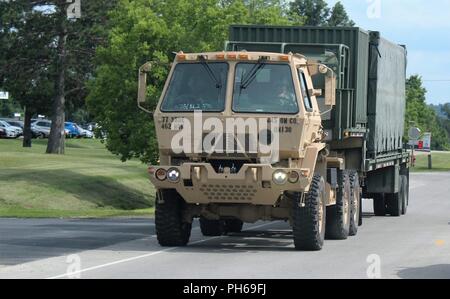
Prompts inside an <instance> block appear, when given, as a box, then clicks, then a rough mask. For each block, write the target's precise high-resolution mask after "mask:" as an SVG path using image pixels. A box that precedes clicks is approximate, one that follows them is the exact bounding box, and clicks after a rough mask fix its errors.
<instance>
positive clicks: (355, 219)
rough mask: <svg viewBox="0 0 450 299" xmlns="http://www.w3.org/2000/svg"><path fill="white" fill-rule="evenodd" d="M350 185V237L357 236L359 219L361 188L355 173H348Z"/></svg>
mask: <svg viewBox="0 0 450 299" xmlns="http://www.w3.org/2000/svg"><path fill="white" fill-rule="evenodd" d="M350 183H351V193H350V202H351V216H350V232H349V235H350V236H356V235H357V234H358V227H359V223H360V219H361V187H360V184H359V175H358V173H357V172H356V171H352V172H351V173H350Z"/></svg>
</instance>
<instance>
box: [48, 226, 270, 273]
mask: <svg viewBox="0 0 450 299" xmlns="http://www.w3.org/2000/svg"><path fill="white" fill-rule="evenodd" d="M274 223H277V222H271V223H265V224H261V225H257V226H254V227H249V228H248V229H246V231H251V230H254V229H258V228H263V227H266V226H269V225H273V224H274ZM223 237H225V236H220V237H213V238H208V239H203V240H199V241H195V242H192V243H189V245H195V244H201V243H204V242H207V241H211V240H216V239H220V238H223ZM176 249H178V247H171V248H167V249H164V250H160V251H155V252H152V253H148V254H144V255H139V256H135V257H131V258H127V259H123V260H118V261H115V262H111V263H107V264H103V265H98V266H95V267H90V268H86V269H82V270H80V271H76V272H72V273H65V274H61V275H58V276H53V277H48V278H46V279H59V278H64V277H67V276H69V275H70V276H76V275H78V274H81V273H85V272H89V271H94V270H97V269H101V268H106V267H111V266H114V265H118V264H123V263H127V262H131V261H135V260H139V259H143V258H147V257H151V256H155V255H158V254H161V253H166V252H170V251H174V250H176Z"/></svg>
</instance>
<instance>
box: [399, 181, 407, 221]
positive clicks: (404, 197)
mask: <svg viewBox="0 0 450 299" xmlns="http://www.w3.org/2000/svg"><path fill="white" fill-rule="evenodd" d="M400 182H401V188H402V192H401V193H402V215H406V213H408V204H409V183H408V176H406V175H402V176H400Z"/></svg>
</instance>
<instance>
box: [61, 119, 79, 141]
mask: <svg viewBox="0 0 450 299" xmlns="http://www.w3.org/2000/svg"><path fill="white" fill-rule="evenodd" d="M64 127H65V128H66V130H69V136H68V137H69V138H81V137H83V136H82V134H81V132H80V130H79V129H78V126H77V124H76V123H72V122H66V123H65V126H64Z"/></svg>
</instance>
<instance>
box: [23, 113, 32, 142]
mask: <svg viewBox="0 0 450 299" xmlns="http://www.w3.org/2000/svg"><path fill="white" fill-rule="evenodd" d="M32 117H33V113H32V112H31V110H30V109H28V107H25V120H24V122H23V147H31V139H32V136H31V118H32Z"/></svg>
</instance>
